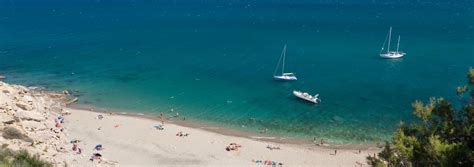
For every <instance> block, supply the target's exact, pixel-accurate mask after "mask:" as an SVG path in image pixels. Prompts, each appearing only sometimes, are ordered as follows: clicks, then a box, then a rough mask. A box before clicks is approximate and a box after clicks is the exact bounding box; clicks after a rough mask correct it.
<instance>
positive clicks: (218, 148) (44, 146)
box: [0, 82, 381, 166]
mask: <svg viewBox="0 0 474 167" xmlns="http://www.w3.org/2000/svg"><path fill="white" fill-rule="evenodd" d="M0 90H1V91H0V102H2V103H4V104H3V105H1V106H0V108H3V109H6V112H4V113H3V112H0V115H1V116H2V117H1V118H2V122H3V124H2V126H3V127H4V128H1V129H2V130H1V131H0V132H1V133H2V136H1V137H0V141H2V142H3V143H6V144H4V145H5V146H6V148H8V149H11V150H22V149H24V150H27V151H28V152H29V153H31V154H32V155H38V156H39V157H40V158H41V159H43V160H45V161H48V162H50V163H51V164H52V165H53V166H70V165H71V166H118V165H120V166H156V165H157V164H160V165H165V166H189V165H194V166H196V165H197V166H253V165H265V166H267V165H272V164H273V166H362V165H365V164H367V161H366V157H367V156H368V155H375V154H377V153H378V152H380V150H381V149H380V148H377V147H367V148H362V147H360V145H359V147H349V146H347V145H329V146H316V145H315V144H313V143H311V142H309V141H303V140H292V139H284V140H283V139H279V138H271V137H269V136H268V135H261V134H257V135H256V134H252V133H243V132H240V131H237V130H231V129H226V128H220V127H215V126H207V125H203V124H200V123H199V122H198V123H195V122H194V121H189V120H187V121H177V120H170V121H165V123H164V124H161V120H160V119H158V117H157V116H153V115H151V114H150V115H146V114H142V113H130V112H110V111H109V110H101V109H98V108H94V109H91V106H87V107H85V106H80V105H73V106H70V105H68V104H70V102H71V98H72V99H73V102H75V101H77V100H74V99H76V98H75V97H73V96H70V95H69V93H68V92H67V91H63V92H62V93H55V92H48V91H45V90H40V91H38V90H35V89H34V88H33V89H30V88H27V87H24V86H21V85H14V84H12V85H9V84H6V83H3V82H0ZM74 107H75V108H74ZM81 107H82V109H77V108H81ZM91 110H93V111H91ZM99 115H102V116H99ZM11 131H16V132H15V133H14V134H21V135H11ZM99 146H100V149H97V147H99Z"/></svg>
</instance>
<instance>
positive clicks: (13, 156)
mask: <svg viewBox="0 0 474 167" xmlns="http://www.w3.org/2000/svg"><path fill="white" fill-rule="evenodd" d="M0 166H6V167H9V166H13V167H16V166H18V167H20V166H21V167H47V166H52V165H51V164H50V163H48V162H46V161H43V160H41V159H40V158H39V156H37V155H31V154H30V153H28V152H27V151H26V150H20V151H12V150H10V149H7V148H5V146H2V148H0Z"/></svg>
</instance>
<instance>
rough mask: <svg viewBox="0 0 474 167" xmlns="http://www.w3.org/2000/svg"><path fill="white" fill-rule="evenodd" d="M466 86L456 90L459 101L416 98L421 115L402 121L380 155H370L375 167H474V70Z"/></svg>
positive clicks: (470, 73)
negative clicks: (418, 99) (412, 119)
mask: <svg viewBox="0 0 474 167" xmlns="http://www.w3.org/2000/svg"><path fill="white" fill-rule="evenodd" d="M467 80H468V81H467V85H466V86H460V87H458V88H457V89H456V93H457V95H458V97H459V104H460V105H459V106H458V105H457V104H458V103H451V102H449V101H448V100H446V99H443V98H430V100H429V101H428V102H427V103H423V102H421V101H415V102H414V103H413V105H412V107H413V113H414V115H415V116H416V117H417V118H418V121H415V122H414V123H412V124H411V125H405V124H404V123H403V122H402V123H400V126H399V128H398V129H397V130H396V132H395V134H394V136H393V140H392V141H391V142H387V143H386V145H385V147H384V149H383V150H382V151H381V152H380V153H379V154H378V156H375V155H374V156H368V157H367V162H368V164H370V165H372V166H377V167H379V166H380V167H382V166H474V153H473V150H474V149H473V148H474V139H473V136H472V134H473V131H474V69H473V68H471V69H470V70H469V72H468V75H467Z"/></svg>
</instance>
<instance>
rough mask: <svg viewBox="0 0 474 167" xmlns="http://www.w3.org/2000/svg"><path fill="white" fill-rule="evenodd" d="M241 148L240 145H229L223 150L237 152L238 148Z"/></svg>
mask: <svg viewBox="0 0 474 167" xmlns="http://www.w3.org/2000/svg"><path fill="white" fill-rule="evenodd" d="M240 147H242V146H241V145H240V144H237V143H230V144H229V145H228V146H227V147H226V148H225V150H227V151H237V150H239V148H240Z"/></svg>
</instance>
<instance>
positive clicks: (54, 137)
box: [0, 81, 77, 166]
mask: <svg viewBox="0 0 474 167" xmlns="http://www.w3.org/2000/svg"><path fill="white" fill-rule="evenodd" d="M66 94H69V92H67V93H50V92H45V90H44V89H39V88H33V89H30V88H27V87H24V86H19V85H11V84H7V83H4V82H1V81H0V143H1V144H2V146H3V147H7V148H8V149H11V150H20V149H25V150H27V151H28V152H30V153H31V154H37V155H39V156H40V158H41V159H43V160H46V161H49V162H51V163H53V165H55V166H65V164H64V162H65V161H66V160H64V159H61V157H62V156H59V155H61V154H64V153H65V152H68V150H67V149H66V148H68V147H69V146H68V143H69V142H68V139H67V136H66V134H65V133H64V130H63V129H62V128H60V127H56V126H55V125H56V122H55V118H56V117H57V115H59V114H61V113H62V112H64V109H63V106H65V104H66V102H71V98H70V97H68V95H66ZM73 100H74V99H73ZM75 101H77V100H75Z"/></svg>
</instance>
